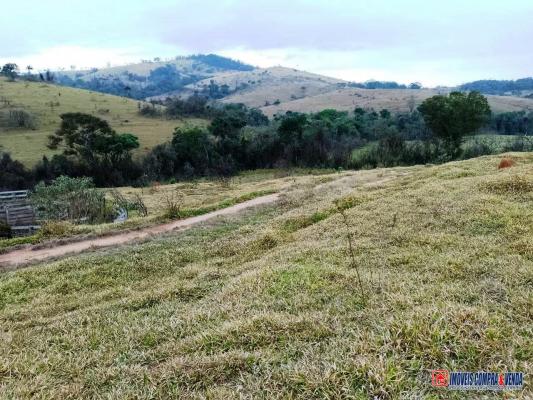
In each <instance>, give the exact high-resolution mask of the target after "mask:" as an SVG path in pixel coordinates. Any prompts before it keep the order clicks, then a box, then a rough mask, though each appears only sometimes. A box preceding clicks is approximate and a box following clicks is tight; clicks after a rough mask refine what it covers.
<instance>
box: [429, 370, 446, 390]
mask: <svg viewBox="0 0 533 400" xmlns="http://www.w3.org/2000/svg"><path fill="white" fill-rule="evenodd" d="M449 377H450V374H449V373H448V370H446V369H435V370H433V371H431V385H432V386H435V387H447V386H448V380H449Z"/></svg>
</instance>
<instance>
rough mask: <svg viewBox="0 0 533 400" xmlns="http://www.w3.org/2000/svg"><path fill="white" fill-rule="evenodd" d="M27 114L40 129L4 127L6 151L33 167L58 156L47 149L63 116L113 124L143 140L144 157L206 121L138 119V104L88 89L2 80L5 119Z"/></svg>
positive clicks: (0, 131) (0, 140)
mask: <svg viewBox="0 0 533 400" xmlns="http://www.w3.org/2000/svg"><path fill="white" fill-rule="evenodd" d="M13 109H22V110H25V111H27V112H29V113H30V114H31V115H33V116H34V117H35V128H33V129H30V128H10V129H7V128H5V127H2V126H0V150H1V151H7V152H10V153H11V155H12V157H13V158H14V159H17V160H20V161H22V162H24V163H25V164H28V165H33V164H35V163H36V162H37V161H39V160H40V159H41V158H42V156H43V155H50V154H53V152H52V151H51V150H49V149H47V147H46V144H47V137H48V135H50V134H52V133H54V131H55V130H56V129H57V128H58V127H59V124H60V121H61V120H60V117H59V116H60V115H61V114H63V113H67V112H82V113H88V114H92V115H95V116H97V117H99V118H102V119H105V120H107V121H108V122H109V123H110V124H111V126H112V128H113V129H115V130H116V131H117V132H119V133H132V134H134V135H135V136H137V137H138V138H139V142H140V145H141V147H140V149H139V152H146V151H148V150H149V149H151V148H152V147H153V146H155V145H157V144H160V143H163V142H165V141H167V140H169V139H170V138H172V133H173V132H174V128H176V127H177V126H183V125H186V124H189V125H197V124H205V122H204V121H203V120H198V119H186V120H167V119H164V118H147V117H142V116H140V115H139V114H138V102H137V101H135V100H131V99H127V98H125V97H118V96H112V95H108V94H103V93H97V92H91V91H87V90H82V89H73V88H69V87H64V86H57V85H53V84H45V83H41V82H26V81H16V82H8V81H7V80H5V79H4V78H0V113H3V112H9V110H13Z"/></svg>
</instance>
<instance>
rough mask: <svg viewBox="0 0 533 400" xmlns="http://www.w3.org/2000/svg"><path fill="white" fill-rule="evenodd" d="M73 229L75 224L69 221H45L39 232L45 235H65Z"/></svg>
mask: <svg viewBox="0 0 533 400" xmlns="http://www.w3.org/2000/svg"><path fill="white" fill-rule="evenodd" d="M73 231H74V226H73V225H72V224H71V223H70V222H68V221H44V222H43V223H42V224H41V230H40V232H39V233H40V234H41V235H42V236H44V237H65V236H69V235H71V234H72V233H73Z"/></svg>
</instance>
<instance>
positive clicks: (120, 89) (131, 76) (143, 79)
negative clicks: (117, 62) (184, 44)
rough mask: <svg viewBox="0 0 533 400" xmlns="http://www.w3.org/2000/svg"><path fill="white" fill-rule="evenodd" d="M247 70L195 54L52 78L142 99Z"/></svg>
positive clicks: (227, 60) (222, 59) (248, 67)
mask: <svg viewBox="0 0 533 400" xmlns="http://www.w3.org/2000/svg"><path fill="white" fill-rule="evenodd" d="M251 70H254V67H253V66H251V65H248V64H245V63H242V62H240V61H236V60H232V59H230V58H226V57H221V56H218V55H215V54H208V55H203V54H199V55H193V56H187V57H176V58H174V59H168V60H160V59H159V58H156V59H154V60H144V61H142V62H140V63H136V64H130V65H124V66H117V67H110V68H102V69H97V68H93V69H91V70H88V71H68V72H65V71H59V72H57V73H56V79H57V81H58V82H59V83H61V84H62V85H66V86H71V87H78V88H82V89H91V90H96V91H100V92H104V93H110V94H115V95H118V96H125V97H132V98H135V99H145V98H147V97H150V96H158V95H162V94H165V93H168V92H172V91H180V90H184V88H185V87H186V86H187V85H189V84H193V83H195V82H199V81H202V80H204V79H207V78H212V77H214V76H217V75H218V74H221V73H226V72H235V71H244V72H246V71H251Z"/></svg>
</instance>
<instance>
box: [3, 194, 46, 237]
mask: <svg viewBox="0 0 533 400" xmlns="http://www.w3.org/2000/svg"><path fill="white" fill-rule="evenodd" d="M0 221H3V222H5V223H7V225H9V226H10V227H11V230H12V232H13V234H15V235H24V234H27V233H31V232H33V231H35V230H37V229H39V228H40V226H39V225H37V224H36V221H35V213H34V211H33V208H32V206H31V205H30V204H29V202H28V191H27V190H17V191H14V192H0Z"/></svg>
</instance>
